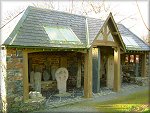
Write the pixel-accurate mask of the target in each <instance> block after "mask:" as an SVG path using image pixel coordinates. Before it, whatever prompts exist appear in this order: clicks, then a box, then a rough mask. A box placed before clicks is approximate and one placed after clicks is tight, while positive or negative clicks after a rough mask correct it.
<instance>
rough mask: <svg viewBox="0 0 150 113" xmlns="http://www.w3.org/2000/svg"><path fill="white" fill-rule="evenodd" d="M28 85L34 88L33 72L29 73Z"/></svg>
mask: <svg viewBox="0 0 150 113" xmlns="http://www.w3.org/2000/svg"><path fill="white" fill-rule="evenodd" d="M30 84H31V86H32V88H34V71H31V73H30Z"/></svg>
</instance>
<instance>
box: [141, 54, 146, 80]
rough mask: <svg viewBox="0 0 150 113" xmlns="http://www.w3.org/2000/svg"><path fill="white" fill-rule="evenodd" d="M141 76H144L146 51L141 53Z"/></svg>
mask: <svg viewBox="0 0 150 113" xmlns="http://www.w3.org/2000/svg"><path fill="white" fill-rule="evenodd" d="M141 76H142V77H146V53H144V54H143V55H142V75H141Z"/></svg>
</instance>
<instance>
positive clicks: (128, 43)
mask: <svg viewBox="0 0 150 113" xmlns="http://www.w3.org/2000/svg"><path fill="white" fill-rule="evenodd" d="M122 39H123V42H124V43H125V45H126V46H128V47H134V48H139V47H140V46H139V45H138V44H137V43H136V42H135V40H134V39H133V38H132V37H129V36H122Z"/></svg>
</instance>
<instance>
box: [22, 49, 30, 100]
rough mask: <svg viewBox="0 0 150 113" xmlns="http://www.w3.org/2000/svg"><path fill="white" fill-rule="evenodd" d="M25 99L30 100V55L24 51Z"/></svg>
mask: <svg viewBox="0 0 150 113" xmlns="http://www.w3.org/2000/svg"><path fill="white" fill-rule="evenodd" d="M23 99H24V101H25V100H28V99H29V83H28V53H27V52H26V51H23Z"/></svg>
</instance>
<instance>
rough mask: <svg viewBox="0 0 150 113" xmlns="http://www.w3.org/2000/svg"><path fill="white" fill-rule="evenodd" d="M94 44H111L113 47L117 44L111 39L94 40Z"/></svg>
mask: <svg viewBox="0 0 150 113" xmlns="http://www.w3.org/2000/svg"><path fill="white" fill-rule="evenodd" d="M94 46H113V47H116V46H117V44H116V43H115V42H113V41H104V40H96V41H95V42H94Z"/></svg>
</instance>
